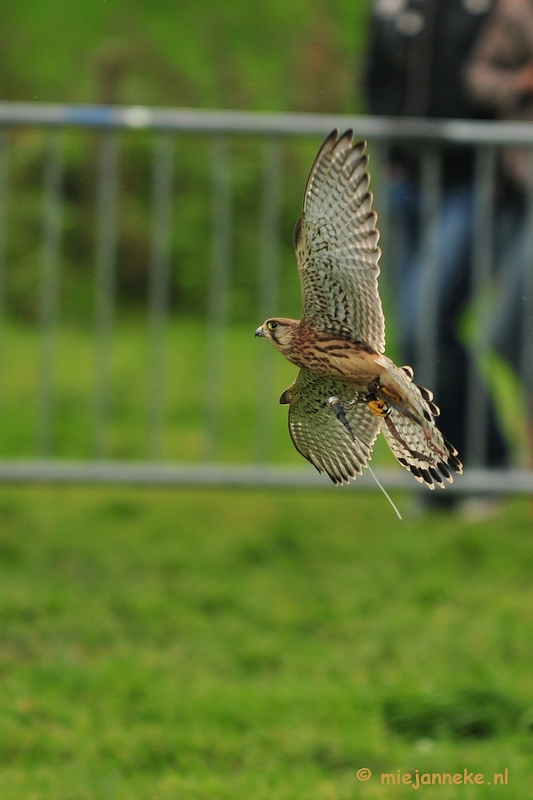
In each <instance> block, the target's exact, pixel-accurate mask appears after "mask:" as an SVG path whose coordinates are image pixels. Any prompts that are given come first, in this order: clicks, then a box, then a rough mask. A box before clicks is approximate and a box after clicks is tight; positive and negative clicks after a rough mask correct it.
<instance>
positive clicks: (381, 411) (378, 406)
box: [367, 400, 390, 417]
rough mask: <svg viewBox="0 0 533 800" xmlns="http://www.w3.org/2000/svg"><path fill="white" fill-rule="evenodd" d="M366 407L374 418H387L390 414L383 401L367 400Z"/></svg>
mask: <svg viewBox="0 0 533 800" xmlns="http://www.w3.org/2000/svg"><path fill="white" fill-rule="evenodd" d="M367 405H368V407H369V409H370V411H371V412H372V413H373V414H375V415H376V417H388V416H389V414H390V408H389V407H388V405H387V404H386V403H385V401H384V400H369V401H368V403H367Z"/></svg>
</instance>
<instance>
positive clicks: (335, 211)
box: [255, 130, 462, 489]
mask: <svg viewBox="0 0 533 800" xmlns="http://www.w3.org/2000/svg"><path fill="white" fill-rule="evenodd" d="M365 147H366V143H365V142H359V143H357V144H354V141H353V131H347V132H346V133H344V134H343V135H342V136H339V132H338V131H336V130H335V131H333V132H332V133H331V134H330V135H329V136H328V138H327V139H326V141H325V142H324V144H323V145H322V147H321V148H320V150H319V152H318V155H317V157H316V159H315V162H314V164H313V166H312V168H311V173H310V175H309V179H308V181H307V186H306V188H305V193H304V201H303V210H302V216H301V219H300V220H299V221H298V223H297V224H296V229H295V232H294V246H295V249H296V256H297V260H298V270H299V273H300V282H301V287H302V305H303V309H302V319H301V320H299V321H298V320H293V319H286V318H284V317H273V318H271V319H267V320H266V322H264V323H263V325H261V327H260V328H258V329H257V330H256V332H255V335H256V336H262V337H264V338H265V339H268V341H269V342H270V343H271V344H272V345H273V346H274V347H275V348H276V350H279V352H280V353H282V355H284V356H285V358H287V359H288V360H289V361H290V362H291V363H292V364H296V366H297V367H299V368H300V372H299V373H298V376H297V378H296V380H295V381H294V383H293V384H292V386H289V388H288V389H286V390H285V391H284V392H283V394H282V395H281V397H280V403H281V404H282V405H288V406H289V431H290V434H291V438H292V441H293V443H294V446H295V447H296V449H297V450H298V451H299V452H300V453H301V454H302V455H303V456H304V457H305V458H307V460H308V461H310V462H311V464H313V465H314V466H315V467H316V468H317V470H318V471H319V472H323V471H325V472H327V474H328V475H329V476H330V478H331V479H332V481H333V482H334V483H336V484H342V483H349V481H350V479H355V478H356V476H357V475H360V474H361V472H362V469H363V467H366V466H368V462H369V461H370V458H371V454H372V447H373V445H374V442H375V441H376V438H377V435H378V433H379V432H380V431H382V432H383V435H384V436H385V438H386V440H387V443H388V445H389V447H390V449H391V450H392V452H393V454H394V455H395V456H396V458H397V459H398V461H399V462H400V464H401V465H402V467H405V469H408V470H410V471H411V472H412V474H413V475H414V477H415V478H416V479H417V481H419V482H420V483H425V484H426V485H427V486H429V488H430V489H434V488H435V485H438V486H440V487H442V488H444V480H443V479H445V480H447V481H449V482H450V483H451V482H452V480H453V478H452V472H457V473H461V472H462V465H461V462H460V461H459V459H458V457H457V450H456V449H455V448H454V447H453V446H452V445H451V444H450V443H449V442H448V441H447V440H446V439H445V438H444V436H443V435H442V433H441V432H440V431H439V429H438V428H437V426H436V425H435V417H436V416H438V414H439V409H438V408H437V406H436V405H435V404H434V403H433V395H432V393H431V392H430V391H429V390H428V389H424V388H422V387H421V386H417V385H416V383H414V382H413V374H414V373H413V370H412V369H411V367H397V366H396V365H395V364H394V363H393V362H392V361H391V360H390V358H387V357H386V356H385V355H384V350H385V320H384V317H383V309H382V307H381V299H380V297H379V292H378V275H379V266H378V261H379V257H380V255H381V251H380V249H379V247H378V238H379V232H378V231H377V230H376V221H377V216H376V212H375V211H373V210H372V194H371V193H370V192H369V191H368V185H369V182H370V178H369V175H368V172H367V165H368V156H366V155H365Z"/></svg>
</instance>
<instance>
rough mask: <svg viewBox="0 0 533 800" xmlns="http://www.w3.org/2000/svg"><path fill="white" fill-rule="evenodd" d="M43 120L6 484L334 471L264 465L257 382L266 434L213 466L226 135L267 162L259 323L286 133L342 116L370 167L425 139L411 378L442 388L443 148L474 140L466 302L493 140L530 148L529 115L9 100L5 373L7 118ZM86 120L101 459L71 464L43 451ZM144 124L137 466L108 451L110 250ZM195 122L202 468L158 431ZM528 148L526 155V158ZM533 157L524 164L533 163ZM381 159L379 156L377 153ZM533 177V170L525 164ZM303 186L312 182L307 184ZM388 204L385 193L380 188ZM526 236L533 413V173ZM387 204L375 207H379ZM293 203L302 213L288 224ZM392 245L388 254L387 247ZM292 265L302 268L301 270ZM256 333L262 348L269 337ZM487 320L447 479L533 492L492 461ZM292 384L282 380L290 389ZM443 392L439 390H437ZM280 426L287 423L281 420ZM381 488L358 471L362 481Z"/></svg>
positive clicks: (274, 268)
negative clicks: (199, 138)
mask: <svg viewBox="0 0 533 800" xmlns="http://www.w3.org/2000/svg"><path fill="white" fill-rule="evenodd" d="M27 126H38V127H40V128H42V127H45V128H48V129H50V134H49V138H48V144H47V151H46V158H45V171H44V183H43V192H44V206H43V208H44V211H43V223H42V224H43V228H42V257H41V284H40V286H41V288H40V292H39V303H38V306H39V307H38V320H39V334H38V336H39V342H40V344H39V353H38V362H39V367H38V376H37V413H36V420H37V421H36V453H35V457H31V458H24V459H20V458H1V459H0V480H2V481H31V480H35V481H59V482H108V483H116V482H128V483H150V484H183V485H202V484H205V485H240V486H250V485H254V486H272V485H278V486H312V487H316V488H319V487H322V488H328V487H329V486H330V484H329V481H328V480H327V479H326V478H324V477H323V476H318V475H317V474H316V473H315V471H314V470H313V468H312V467H307V466H302V467H294V468H293V467H288V466H285V465H284V466H276V465H274V464H272V463H265V462H268V450H269V440H270V438H271V436H272V425H273V424H274V422H273V417H272V408H271V398H270V397H269V396H268V395H267V394H266V393H264V392H262V391H257V393H256V401H257V411H256V413H257V418H258V419H259V420H260V424H259V426H258V439H257V448H256V456H257V462H259V463H255V464H253V465H252V464H236V463H217V442H218V439H219V433H220V408H221V404H222V394H221V392H222V388H221V387H222V380H223V366H222V365H223V342H224V336H225V332H226V330H227V327H228V304H229V281H230V274H231V265H232V215H231V204H232V200H231V193H230V173H231V164H230V155H229V149H228V142H229V139H230V137H235V136H240V135H243V134H246V135H253V136H257V137H261V139H262V140H263V141H264V166H263V181H262V189H261V195H262V197H261V202H260V206H259V214H258V216H259V230H258V239H259V266H258V287H259V292H258V294H259V300H258V308H257V320H258V321H262V320H263V319H264V318H266V317H267V316H269V315H270V314H272V313H273V312H274V311H277V310H282V309H279V308H278V295H279V291H278V284H279V240H280V222H281V220H280V215H281V205H280V204H281V194H282V164H283V142H284V140H286V139H287V138H289V137H297V136H298V137H305V136H314V137H322V136H325V135H326V134H327V133H329V132H330V131H331V130H332V129H333V128H334V127H337V128H339V129H341V130H343V129H346V128H348V127H352V128H354V130H355V133H356V136H358V137H361V138H366V139H368V140H369V141H370V142H371V143H372V144H373V155H374V159H375V161H374V164H375V165H376V166H375V167H374V169H375V170H376V172H377V173H378V174H379V171H380V170H379V166H380V163H381V164H383V163H384V161H385V159H386V157H387V148H389V147H390V145H391V144H393V143H396V142H399V141H408V142H410V143H416V144H417V146H418V147H419V148H420V150H421V165H422V167H421V168H422V178H421V183H422V207H423V209H424V214H423V230H422V234H421V235H422V252H423V254H424V260H425V264H426V266H427V269H426V271H425V285H424V287H423V295H424V298H425V302H426V309H427V313H426V314H424V320H423V321H422V323H423V324H421V325H420V329H419V337H418V351H419V368H418V371H417V379H418V381H419V382H420V383H422V384H424V385H427V386H431V385H434V383H435V378H436V369H437V368H438V359H437V331H436V329H435V318H436V316H435V314H434V313H432V309H434V308H435V307H436V302H437V292H438V287H437V281H436V278H437V276H436V272H435V269H433V268H432V267H434V265H435V262H436V258H435V256H436V252H437V248H438V247H439V242H438V231H437V224H436V222H437V219H438V214H439V197H440V188H441V187H440V167H439V165H440V154H439V148H440V147H442V145H444V144H451V143H453V144H471V145H473V146H474V147H475V151H476V177H475V192H474V193H475V212H474V231H473V261H472V263H473V275H472V281H473V297H474V298H479V297H481V296H482V295H483V294H484V293H485V292H486V290H487V287H488V284H489V283H490V278H491V272H492V262H493V252H492V248H491V243H490V237H489V236H487V231H489V230H490V229H491V227H492V219H493V214H494V208H495V205H494V204H495V174H496V158H495V154H496V148H498V147H501V146H502V145H507V146H510V145H513V146H523V147H525V148H529V147H531V146H532V145H533V124H529V123H521V122H516V123H500V122H498V123H497V122H470V121H458V120H449V121H438V120H418V119H417V120H415V119H393V120H389V119H383V118H371V117H352V116H331V115H312V114H266V113H248V112H226V111H196V110H171V109H149V108H137V107H132V108H126V107H124V108H119V107H110V106H105V107H90V106H66V105H44V104H38V103H36V104H33V103H0V383H2V377H1V370H2V369H5V366H4V362H5V359H4V353H3V350H4V347H5V343H4V339H3V336H2V331H3V321H4V319H5V317H6V313H7V312H8V311H9V310H8V309H7V308H6V287H5V281H6V277H5V276H6V269H7V256H6V253H7V249H6V248H7V242H8V240H9V237H10V235H11V231H10V228H9V202H8V185H9V158H10V148H11V147H12V146H16V145H13V144H12V141H11V135H10V129H15V130H18V129H20V128H21V127H27ZM68 127H77V128H82V129H94V130H95V131H96V132H97V135H98V139H99V144H98V156H97V163H98V169H97V175H96V192H97V200H96V220H95V226H96V239H95V316H94V346H95V370H94V374H95V381H94V386H93V400H92V415H93V426H94V427H93V429H94V437H93V457H92V458H91V459H89V458H87V459H83V460H79V459H77V460H74V461H73V460H65V459H58V458H53V457H50V455H51V454H52V451H53V446H52V438H53V434H52V431H53V419H54V414H55V387H54V374H53V369H52V368H51V365H52V364H53V361H54V353H55V347H56V340H57V335H58V318H59V274H60V252H61V230H62V228H61V214H62V194H63V191H64V185H63V181H64V161H63V158H62V149H61V144H60V138H59V134H60V131H61V129H64V128H68ZM132 129H136V130H147V131H152V132H153V134H154V147H153V168H152V189H151V198H152V199H151V234H150V240H151V249H150V256H149V262H150V263H149V282H148V361H147V364H148V366H147V372H148V376H147V377H148V380H147V385H148V396H147V401H146V420H147V444H146V449H145V457H144V458H143V459H141V460H139V461H137V462H136V463H134V462H131V461H130V462H124V461H121V460H118V459H115V460H109V459H108V453H109V443H108V436H109V419H110V382H111V377H110V376H111V371H112V366H111V360H110V358H111V356H110V352H111V349H110V343H111V339H112V332H113V325H114V318H115V313H116V309H115V283H116V274H115V270H116V254H117V236H118V234H117V231H118V216H119V207H118V200H117V198H118V191H119V183H120V166H119V150H120V144H119V138H118V132H119V131H120V130H132ZM191 132H196V133H201V134H205V135H208V136H210V137H212V145H211V147H212V169H211V178H212V192H211V200H210V202H211V204H212V205H211V215H212V241H211V254H212V255H211V275H210V286H209V301H208V325H207V355H206V359H205V363H204V366H203V369H204V370H205V398H207V404H208V410H207V412H206V413H205V415H204V420H205V424H204V432H203V433H204V448H203V449H204V452H203V461H201V462H200V463H198V462H196V463H195V462H194V461H189V462H188V463H184V462H182V463H180V464H172V463H163V461H162V460H161V452H162V451H161V442H162V440H163V439H164V435H165V426H164V403H163V398H164V393H165V371H166V366H165V365H166V361H167V354H166V349H165V337H166V328H167V324H168V319H169V308H170V295H169V292H170V289H169V275H170V231H171V225H172V217H171V207H172V202H173V196H174V194H175V193H176V192H177V191H179V187H175V186H174V185H173V153H172V137H173V135H178V134H180V133H191ZM529 152H531V151H529V150H528V153H529ZM530 160H531V159H530ZM376 162H377V163H376ZM530 174H531V175H533V170H531V169H530ZM301 188H302V189H303V184H302V187H301ZM378 199H379V197H378ZM527 208H528V211H527V214H528V224H527V226H526V228H527V231H528V240H527V242H526V251H527V253H528V263H530V265H531V269H530V270H529V272H528V274H527V275H526V278H525V281H526V288H525V290H524V293H525V298H526V299H525V303H524V324H523V326H522V328H523V348H522V351H523V353H524V354H525V355H524V358H523V363H522V370H521V372H522V376H521V377H522V381H523V386H524V389H525V397H526V398H527V399H528V403H529V408H528V411H529V416H531V413H532V412H533V408H532V407H531V398H533V358H530V357H529V354H531V353H533V181H532V182H531V188H530V190H529V197H528V201H527ZM378 210H379V207H378ZM297 213H298V210H297V209H296V210H295V215H294V220H291V223H292V221H295V220H296V215H297ZM380 229H381V231H382V236H383V237H384V239H385V242H384V247H385V248H386V247H387V237H388V233H387V232H388V220H387V218H386V214H383V216H382V217H381V216H380ZM386 255H387V254H386V253H385V256H386ZM293 269H294V267H293ZM260 344H261V343H260ZM485 347H486V345H485V342H484V339H483V332H482V328H480V333H479V334H478V335H476V336H475V337H474V346H473V350H472V359H471V368H470V377H469V384H468V386H467V387H465V391H466V393H467V397H468V409H469V418H468V445H467V453H466V462H467V466H468V468H467V470H466V473H465V475H464V476H463V478H458V479H457V481H456V482H455V483H454V484H453V487H451V488H452V490H454V491H465V492H470V491H476V492H491V493H498V492H509V493H512V492H533V472H530V471H529V470H525V469H523V470H522V469H518V470H517V469H513V470H506V471H497V470H487V469H485V468H484V467H483V465H484V463H485V460H486V459H485V456H486V452H485V450H486V429H487V389H486V384H485V381H484V379H483V377H482V375H481V373H480V367H479V365H480V363H481V362H482V360H483V357H484V355H485ZM258 359H259V372H260V375H261V376H262V379H263V382H271V381H273V380H274V376H273V372H272V369H273V368H272V362H271V360H270V354H266V347H261V351H260V354H259V355H258ZM281 388H284V387H281ZM437 399H438V398H437ZM275 424H276V425H277V424H283V425H284V423H279V422H278V421H276V423H275ZM378 474H379V476H380V478H381V480H382V482H383V483H384V484H385V485H386V486H388V487H392V488H410V489H416V488H417V487H418V484H416V483H415V482H413V480H412V478H411V476H410V475H408V474H407V473H406V472H404V471H403V470H401V469H397V470H393V469H386V470H381V471H380V470H378ZM373 485H374V484H373V483H372V482H371V480H369V479H368V477H367V476H366V475H365V476H363V477H362V478H361V479H359V480H358V481H357V484H355V486H356V487H357V486H361V487H367V488H368V487H371V486H373Z"/></svg>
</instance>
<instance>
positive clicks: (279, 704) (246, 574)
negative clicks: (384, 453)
mask: <svg viewBox="0 0 533 800" xmlns="http://www.w3.org/2000/svg"><path fill="white" fill-rule="evenodd" d="M400 499H401V498H400ZM0 520H1V526H0V620H1V625H0V675H1V679H2V692H1V694H0V703H1V706H2V709H1V714H0V720H1V723H0V760H1V768H0V797H2V800H15V799H16V800H19V799H20V800H28V799H29V798H32V800H45V799H46V800H67V799H68V800H81V799H82V798H90V799H91V800H93V799H94V800H100V798H102V799H103V798H113V799H114V800H115V799H116V800H122V798H124V800H126V799H127V800H131V798H139V799H144V798H146V799H147V800H148V799H150V800H152V799H154V800H155V798H157V800H166V799H167V798H168V800H176V798H179V800H192V799H193V798H194V800H197V799H200V798H202V799H203V798H205V799H206V800H207V799H208V798H209V799H211V798H216V799H217V800H218V798H221V799H224V798H228V800H230V798H231V800H240V798H242V800H245V799H246V800H248V799H249V798H258V799H259V800H261V799H262V798H265V800H266V799H267V798H268V800H282V799H283V800H285V799H287V800H289V798H290V799H291V800H293V799H294V800H315V799H316V800H330V799H333V798H335V799H336V798H338V799H339V800H344V799H346V800H348V798H350V799H351V798H358V797H360V798H389V797H391V798H395V797H396V798H399V797H410V796H411V791H412V789H411V787H410V786H399V787H398V786H394V787H393V786H387V785H384V786H382V785H381V782H380V775H381V773H382V772H388V773H390V772H393V771H394V772H395V771H396V770H397V769H401V770H402V772H404V773H405V772H411V773H413V774H414V772H415V770H416V769H418V770H420V774H423V773H426V772H427V773H433V772H435V773H436V772H438V773H452V774H453V773H462V772H463V769H464V768H467V769H468V771H469V772H471V771H473V772H474V773H483V774H484V775H485V780H487V781H488V780H491V781H492V776H493V773H495V772H503V770H504V769H505V768H507V769H508V770H509V785H508V786H507V787H505V786H503V787H502V786H496V787H494V786H486V785H479V786H475V785H474V786H467V787H457V786H451V787H450V786H438V787H436V788H435V789H433V787H431V788H430V789H423V790H422V792H423V793H424V792H425V794H424V796H429V795H430V794H431V796H433V795H434V796H438V797H441V798H452V797H466V798H493V797H502V796H506V797H513V798H524V800H525V799H526V798H530V797H531V796H532V794H531V791H532V790H531V783H532V777H531V759H532V753H533V683H532V678H531V675H532V672H531V664H532V663H533V637H532V635H531V634H532V622H533V620H532V617H533V593H532V582H531V572H532V568H533V539H532V537H531V528H532V524H531V508H530V505H529V503H528V502H526V501H521V500H516V501H512V502H510V503H509V504H508V506H507V507H506V508H505V510H504V511H503V513H502V515H501V517H499V518H498V519H495V520H493V521H490V522H484V523H464V522H460V521H458V520H457V519H456V518H452V517H449V516H445V515H438V514H433V515H426V516H425V517H423V518H418V519H407V520H404V521H403V522H399V521H397V520H396V518H395V517H394V515H393V514H392V512H391V510H390V508H389V507H388V506H387V504H386V502H385V501H384V499H383V498H382V497H380V496H379V495H378V494H376V493H368V494H367V493H361V494H358V493H353V492H346V491H342V490H339V491H335V492H331V493H321V492H301V491H298V492H296V491H286V492H283V491H276V492H267V491H254V492H252V491H249V492H247V491H234V492H230V491H226V492H224V491H209V492H206V491H200V490H198V491H193V490H186V491H185V490H148V489H147V490H139V489H127V488H124V489H116V488H115V489H110V488H43V487H5V486H4V487H2V489H1V490H0ZM362 767H367V768H369V769H370V770H371V771H372V777H371V779H370V780H369V781H368V782H361V781H358V780H357V777H356V773H357V770H359V769H361V768H362Z"/></svg>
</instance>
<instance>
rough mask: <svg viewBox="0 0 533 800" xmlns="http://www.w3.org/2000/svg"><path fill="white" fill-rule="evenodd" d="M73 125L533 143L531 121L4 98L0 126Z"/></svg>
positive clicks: (285, 134)
mask: <svg viewBox="0 0 533 800" xmlns="http://www.w3.org/2000/svg"><path fill="white" fill-rule="evenodd" d="M14 125H59V126H65V125H73V126H78V127H93V128H144V129H149V130H167V131H190V132H195V133H217V134H229V133H235V134H238V133H240V134H261V135H267V136H297V135H316V136H325V135H326V134H327V133H329V132H330V131H331V130H332V129H333V128H339V129H341V130H342V129H346V128H353V129H354V130H355V132H356V135H357V136H362V137H367V138H369V139H375V140H377V139H386V140H394V141H398V140H402V139H418V140H427V141H437V142H448V143H454V144H515V145H517V144H524V145H531V144H533V123H532V122H523V121H517V122H503V121H493V120H461V119H420V118H415V117H391V118H389V117H370V116H353V115H350V114H305V113H300V114H277V113H267V112H254V111H218V110H206V109H189V108H148V107H146V106H107V105H106V106H96V105H94V106H92V105H87V106H84V105H66V104H65V105H59V104H54V103H8V102H4V103H0V126H14Z"/></svg>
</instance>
